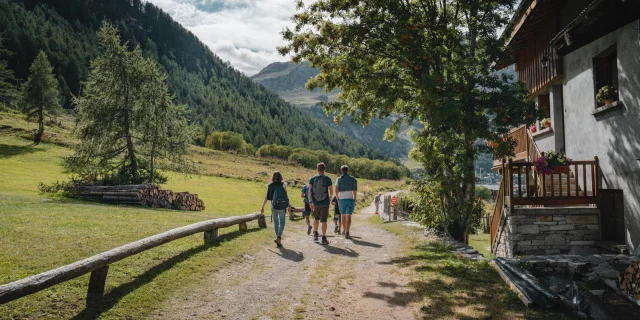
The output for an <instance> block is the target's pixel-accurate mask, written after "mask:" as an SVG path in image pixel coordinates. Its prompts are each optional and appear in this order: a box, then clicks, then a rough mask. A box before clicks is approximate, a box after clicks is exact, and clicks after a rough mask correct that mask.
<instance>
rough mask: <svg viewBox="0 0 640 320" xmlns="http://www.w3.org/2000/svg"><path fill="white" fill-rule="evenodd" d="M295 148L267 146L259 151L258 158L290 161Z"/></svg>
mask: <svg viewBox="0 0 640 320" xmlns="http://www.w3.org/2000/svg"><path fill="white" fill-rule="evenodd" d="M292 151H293V148H291V147H288V146H280V145H276V144H265V145H263V146H262V147H260V149H258V152H257V154H258V156H260V157H272V158H278V159H282V160H288V159H289V156H290V155H291V152H292Z"/></svg>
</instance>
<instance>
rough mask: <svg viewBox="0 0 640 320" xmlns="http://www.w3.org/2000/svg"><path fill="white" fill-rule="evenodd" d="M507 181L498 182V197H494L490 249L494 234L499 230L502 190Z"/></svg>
mask: <svg viewBox="0 0 640 320" xmlns="http://www.w3.org/2000/svg"><path fill="white" fill-rule="evenodd" d="M506 181H507V179H502V182H500V190H499V191H498V196H497V197H496V203H495V207H493V215H492V216H491V231H490V232H491V242H490V243H491V247H493V244H494V243H495V240H496V234H497V233H498V229H499V228H500V218H501V215H502V211H503V209H504V194H505V193H504V190H505V188H506Z"/></svg>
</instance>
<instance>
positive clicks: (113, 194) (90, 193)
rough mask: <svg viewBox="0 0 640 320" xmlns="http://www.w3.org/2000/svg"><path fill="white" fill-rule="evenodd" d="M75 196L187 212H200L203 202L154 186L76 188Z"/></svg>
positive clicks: (194, 195) (184, 194)
mask: <svg viewBox="0 0 640 320" xmlns="http://www.w3.org/2000/svg"><path fill="white" fill-rule="evenodd" d="M75 192H76V194H77V195H78V196H79V197H80V198H82V199H84V200H90V201H99V202H103V203H114V204H129V205H143V206H148V207H152V208H165V209H177V210H189V211H202V210H204V209H205V206H204V202H203V201H202V200H201V199H199V198H198V195H197V194H190V193H189V192H173V191H171V190H162V189H161V188H160V186H158V185H155V184H141V185H122V186H76V189H75Z"/></svg>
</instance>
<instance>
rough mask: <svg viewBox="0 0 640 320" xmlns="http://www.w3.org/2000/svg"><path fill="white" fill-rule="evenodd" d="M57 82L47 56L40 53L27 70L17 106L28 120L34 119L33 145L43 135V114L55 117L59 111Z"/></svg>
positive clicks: (38, 141)
mask: <svg viewBox="0 0 640 320" xmlns="http://www.w3.org/2000/svg"><path fill="white" fill-rule="evenodd" d="M59 97H60V92H59V89H58V81H56V78H55V76H54V74H53V67H52V66H51V64H49V60H47V55H46V54H45V53H44V52H43V51H40V53H38V56H37V57H36V59H35V60H34V61H33V64H31V67H30V68H29V79H28V80H27V82H26V83H25V84H24V86H23V87H22V92H21V93H20V99H19V101H18V105H19V106H20V108H21V109H22V110H23V112H24V113H25V114H26V115H27V117H28V118H31V119H33V118H36V119H37V121H38V131H37V132H36V134H35V136H34V137H33V143H34V144H38V143H40V140H42V134H43V133H44V117H45V115H47V114H45V112H46V113H48V115H49V116H55V115H56V114H58V112H59V111H61V109H62V108H61V106H60V100H59Z"/></svg>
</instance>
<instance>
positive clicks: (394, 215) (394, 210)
mask: <svg viewBox="0 0 640 320" xmlns="http://www.w3.org/2000/svg"><path fill="white" fill-rule="evenodd" d="M393 220H394V221H398V206H397V205H395V206H393Z"/></svg>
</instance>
